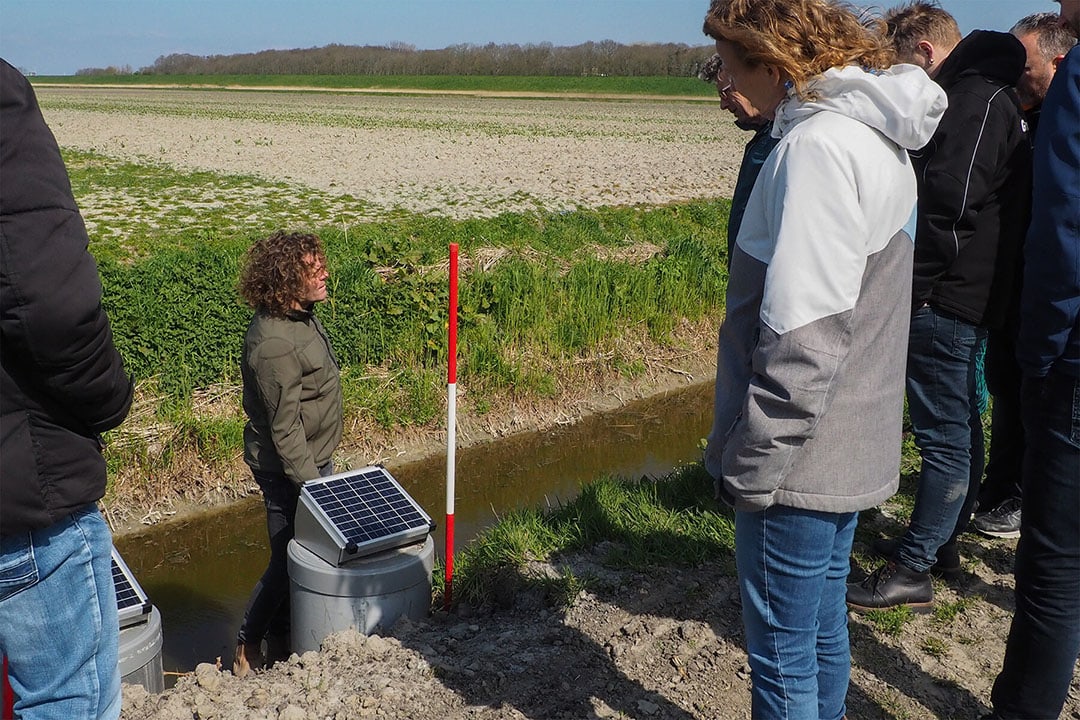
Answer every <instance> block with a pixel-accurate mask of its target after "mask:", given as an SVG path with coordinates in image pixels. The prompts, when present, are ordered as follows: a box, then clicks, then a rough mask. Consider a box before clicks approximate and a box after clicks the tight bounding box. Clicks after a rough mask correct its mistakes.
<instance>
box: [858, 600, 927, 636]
mask: <svg viewBox="0 0 1080 720" xmlns="http://www.w3.org/2000/svg"><path fill="white" fill-rule="evenodd" d="M866 619H867V620H869V621H870V622H871V623H872V624H873V625H874V627H875V628H876V629H877V631H878V632H879V633H882V634H883V635H888V636H890V637H899V635H900V633H901V632H903V631H904V626H906V625H907V624H908V623H909V622H911V621H912V620H914V619H915V611H914V610H912V609H911V608H910V607H908V606H907V605H897V606H896V607H891V608H888V609H884V610H869V611H867V612H866Z"/></svg>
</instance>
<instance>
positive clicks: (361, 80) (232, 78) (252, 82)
mask: <svg viewBox="0 0 1080 720" xmlns="http://www.w3.org/2000/svg"><path fill="white" fill-rule="evenodd" d="M31 81H32V82H33V83H34V84H35V85H48V84H56V83H64V84H79V85H169V86H177V87H192V86H196V87H199V88H207V87H210V88H215V87H217V88H227V87H235V86H241V87H265V88H272V87H296V88H316V89H324V90H365V89H366V90H402V91H411V90H420V91H437V92H503V93H551V94H563V93H565V94H579V93H584V94H594V95H667V96H680V95H681V96H692V97H701V98H706V99H710V100H715V98H716V90H715V89H714V88H713V87H712V86H711V85H708V84H706V83H703V82H701V81H700V80H698V79H697V78H696V77H669V76H658V77H595V76H585V77H581V76H570V77H553V76H483V75H58V76H45V75H38V76H36V77H33V78H31Z"/></svg>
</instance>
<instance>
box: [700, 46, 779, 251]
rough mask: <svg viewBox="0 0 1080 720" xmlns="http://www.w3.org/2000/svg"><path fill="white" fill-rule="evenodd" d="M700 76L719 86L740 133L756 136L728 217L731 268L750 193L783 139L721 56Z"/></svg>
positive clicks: (722, 101)
mask: <svg viewBox="0 0 1080 720" xmlns="http://www.w3.org/2000/svg"><path fill="white" fill-rule="evenodd" d="M698 77H699V78H701V79H702V80H704V81H705V82H707V83H710V84H712V85H716V92H717V94H718V95H720V107H721V108H723V109H724V110H727V111H728V112H730V113H731V114H732V115H734V116H735V126H736V127H738V128H739V129H740V130H746V131H749V132H753V133H754V136H753V137H751V138H750V140H749V141H747V143H746V148H745V149H744V150H743V158H742V163H741V164H740V165H739V176H738V177H737V178H736V180H735V191H734V192H733V193H732V194H731V212H730V213H729V214H728V227H727V262H728V267H729V268H730V267H731V250H732V248H733V247H734V246H735V239H736V238H738V236H739V226H740V225H742V217H743V211H744V210H746V201H747V200H749V199H750V191H751V190H753V189H754V183H755V182H757V176H758V172H759V171H760V170H761V166H762V165H764V164H765V159H766V158H768V157H769V153H771V152H772V149H773V148H774V147H776V143H777V142H779V141H780V139H779V138H775V137H773V134H772V118H769V117H766V116H765V115H763V114H762V113H761V112H760V111H759V110H758V109H757V108H756V107H754V106H753V105H752V104H751V103H750V101H749V100H747V99H746V96H745V95H743V94H742V93H740V92H739V91H738V90H736V89H735V88H734V86H733V85H732V82H731V78H730V77H728V74H727V72H725V71H724V64H723V63H722V62H721V61H720V56H719V55H716V54H714V55H713V56H712V57H710V58H709V59H708V60H706V61H705V63H704V64H703V65H702V66H701V70H700V71H699V72H698Z"/></svg>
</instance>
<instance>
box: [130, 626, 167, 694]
mask: <svg viewBox="0 0 1080 720" xmlns="http://www.w3.org/2000/svg"><path fill="white" fill-rule="evenodd" d="M147 618H148V619H147V621H146V622H141V623H137V624H135V625H131V626H128V627H125V628H121V630H120V653H119V665H120V681H121V682H125V683H127V684H128V685H142V686H143V687H144V688H146V690H147V692H151V693H160V692H164V691H165V673H164V671H163V669H162V665H161V646H162V637H161V613H160V612H158V609H157V608H156V607H154V608H151V609H150V614H149V615H148V616H147Z"/></svg>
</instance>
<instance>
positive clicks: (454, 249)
mask: <svg viewBox="0 0 1080 720" xmlns="http://www.w3.org/2000/svg"><path fill="white" fill-rule="evenodd" d="M457 276H458V246H457V243H451V244H450V362H449V364H448V365H447V371H448V372H447V382H449V383H456V382H457V304H458V303H457V288H458V280H457Z"/></svg>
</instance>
